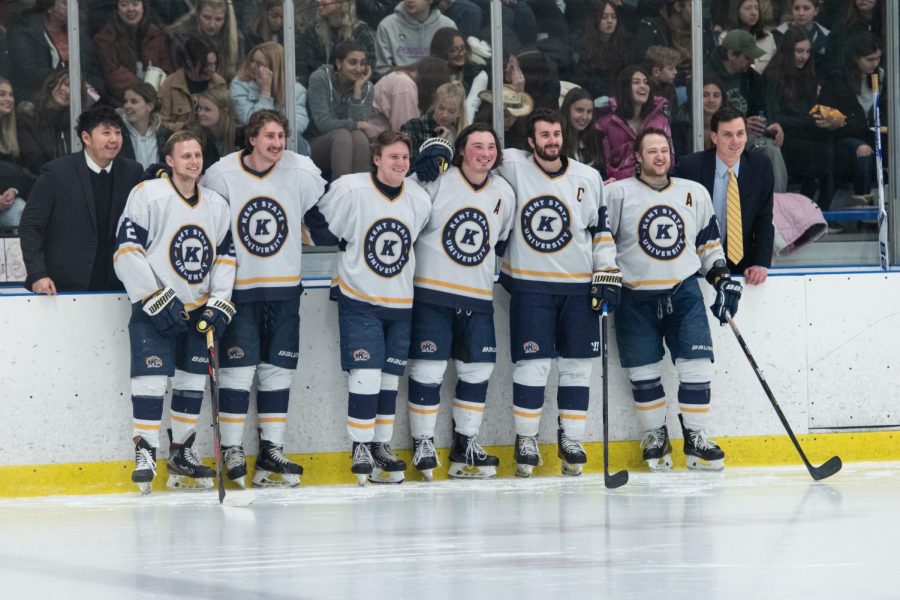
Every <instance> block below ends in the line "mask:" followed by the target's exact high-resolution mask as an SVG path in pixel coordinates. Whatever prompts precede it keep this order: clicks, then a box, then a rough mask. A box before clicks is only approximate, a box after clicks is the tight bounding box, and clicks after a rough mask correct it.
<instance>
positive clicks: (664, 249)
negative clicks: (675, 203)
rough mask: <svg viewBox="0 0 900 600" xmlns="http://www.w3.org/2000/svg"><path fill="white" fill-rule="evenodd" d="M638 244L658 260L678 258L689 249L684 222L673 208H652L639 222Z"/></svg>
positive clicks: (662, 206)
mask: <svg viewBox="0 0 900 600" xmlns="http://www.w3.org/2000/svg"><path fill="white" fill-rule="evenodd" d="M638 242H639V243H640V245H641V248H642V249H643V250H644V252H646V253H647V254H648V255H650V256H651V257H653V258H655V259H657V260H673V259H675V258H678V257H679V256H680V255H681V253H682V252H684V249H685V248H686V247H687V242H686V241H685V236H684V220H683V219H682V218H681V215H679V214H678V212H677V211H676V210H675V209H674V208H672V207H671V206H664V205H656V206H651V207H650V208H649V209H647V211H646V212H645V213H644V214H643V215H642V216H641V218H640V221H639V222H638Z"/></svg>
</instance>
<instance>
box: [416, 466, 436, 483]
mask: <svg viewBox="0 0 900 600" xmlns="http://www.w3.org/2000/svg"><path fill="white" fill-rule="evenodd" d="M419 473H420V474H421V475H422V479H424V480H425V481H434V469H422V470H421V471H419Z"/></svg>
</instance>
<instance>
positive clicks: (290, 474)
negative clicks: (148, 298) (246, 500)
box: [253, 439, 303, 487]
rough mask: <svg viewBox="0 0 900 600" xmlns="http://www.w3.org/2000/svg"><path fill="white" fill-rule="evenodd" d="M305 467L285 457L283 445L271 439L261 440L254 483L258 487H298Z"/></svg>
mask: <svg viewBox="0 0 900 600" xmlns="http://www.w3.org/2000/svg"><path fill="white" fill-rule="evenodd" d="M301 475H303V467H301V466H300V465H298V464H297V463H295V462H291V461H289V460H288V459H286V458H285V457H284V453H283V449H282V447H281V446H276V445H275V444H273V443H272V442H270V441H269V440H264V439H260V440H259V456H257V457H256V469H255V470H254V472H253V485H255V486H256V487H297V486H298V485H300V476H301Z"/></svg>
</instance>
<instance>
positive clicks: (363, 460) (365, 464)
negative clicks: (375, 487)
mask: <svg viewBox="0 0 900 600" xmlns="http://www.w3.org/2000/svg"><path fill="white" fill-rule="evenodd" d="M351 460H352V463H351V464H350V472H351V473H353V474H354V475H356V482H357V483H358V484H359V485H361V486H362V485H366V478H368V477H369V475H371V474H372V470H373V469H374V468H375V461H374V460H373V459H372V451H371V450H370V449H369V444H368V443H366V442H353V454H352V458H351Z"/></svg>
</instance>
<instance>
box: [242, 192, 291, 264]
mask: <svg viewBox="0 0 900 600" xmlns="http://www.w3.org/2000/svg"><path fill="white" fill-rule="evenodd" d="M237 234H238V239H239V240H240V241H241V244H243V246H244V248H246V249H247V252H249V253H250V254H253V255H255V256H262V257H263V258H266V257H269V256H272V255H273V254H276V253H277V252H278V251H279V250H281V247H282V246H284V241H285V240H286V239H287V236H288V221H287V214H286V213H285V212H284V209H283V208H281V205H280V204H278V202H276V201H275V200H273V199H271V198H266V197H264V196H260V197H259V198H253V199H252V200H250V201H249V202H248V203H247V204H245V205H244V208H243V209H241V214H240V215H238V219H237Z"/></svg>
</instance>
